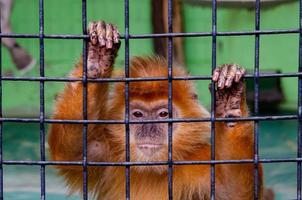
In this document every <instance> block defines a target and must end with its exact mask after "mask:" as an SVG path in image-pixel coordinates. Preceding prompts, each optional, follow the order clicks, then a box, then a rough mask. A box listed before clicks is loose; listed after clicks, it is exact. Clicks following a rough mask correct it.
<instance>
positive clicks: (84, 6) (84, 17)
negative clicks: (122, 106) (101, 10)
mask: <svg viewBox="0 0 302 200" xmlns="http://www.w3.org/2000/svg"><path fill="white" fill-rule="evenodd" d="M82 31H83V35H87V2H86V0H82ZM82 78H83V80H82V83H83V105H82V106H83V119H84V120H87V118H88V111H87V96H88V89H87V40H85V39H83V77H82ZM87 131H88V124H85V123H83V131H82V136H83V137H82V145H83V146H82V151H83V152H82V159H83V165H82V166H83V199H84V200H88V168H87Z"/></svg>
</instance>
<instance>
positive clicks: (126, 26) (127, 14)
mask: <svg viewBox="0 0 302 200" xmlns="http://www.w3.org/2000/svg"><path fill="white" fill-rule="evenodd" d="M124 9H125V11H124V12H125V77H126V78H128V77H129V0H125V8H124ZM129 133H130V128H129V82H128V81H126V82H125V140H126V144H125V145H126V162H130V134H129ZM125 176H126V177H125V178H126V200H129V199H130V166H126V168H125Z"/></svg>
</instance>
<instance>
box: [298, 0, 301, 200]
mask: <svg viewBox="0 0 302 200" xmlns="http://www.w3.org/2000/svg"><path fill="white" fill-rule="evenodd" d="M299 2H300V8H299V28H300V34H299V67H298V71H299V72H302V21H301V20H302V0H300V1H299ZM301 157H302V78H301V77H299V78H298V136H297V158H301ZM301 170H302V163H301V162H300V161H297V199H298V200H301V199H302V196H301V185H302V183H301V179H302V174H301V173H302V172H301Z"/></svg>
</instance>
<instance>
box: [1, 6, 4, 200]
mask: <svg viewBox="0 0 302 200" xmlns="http://www.w3.org/2000/svg"><path fill="white" fill-rule="evenodd" d="M1 9H2V7H1V6H0V13H1V12H2V10H1ZM1 26H2V25H1V19H0V34H1V33H2V30H1ZM0 117H1V118H2V117H3V115H2V37H1V36H0ZM3 196H4V195H3V122H0V200H3V198H4V197H3Z"/></svg>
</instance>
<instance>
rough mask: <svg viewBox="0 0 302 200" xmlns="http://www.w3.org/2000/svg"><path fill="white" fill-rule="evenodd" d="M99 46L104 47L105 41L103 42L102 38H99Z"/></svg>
mask: <svg viewBox="0 0 302 200" xmlns="http://www.w3.org/2000/svg"><path fill="white" fill-rule="evenodd" d="M100 44H101V46H105V45H106V41H105V40H104V38H100Z"/></svg>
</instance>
